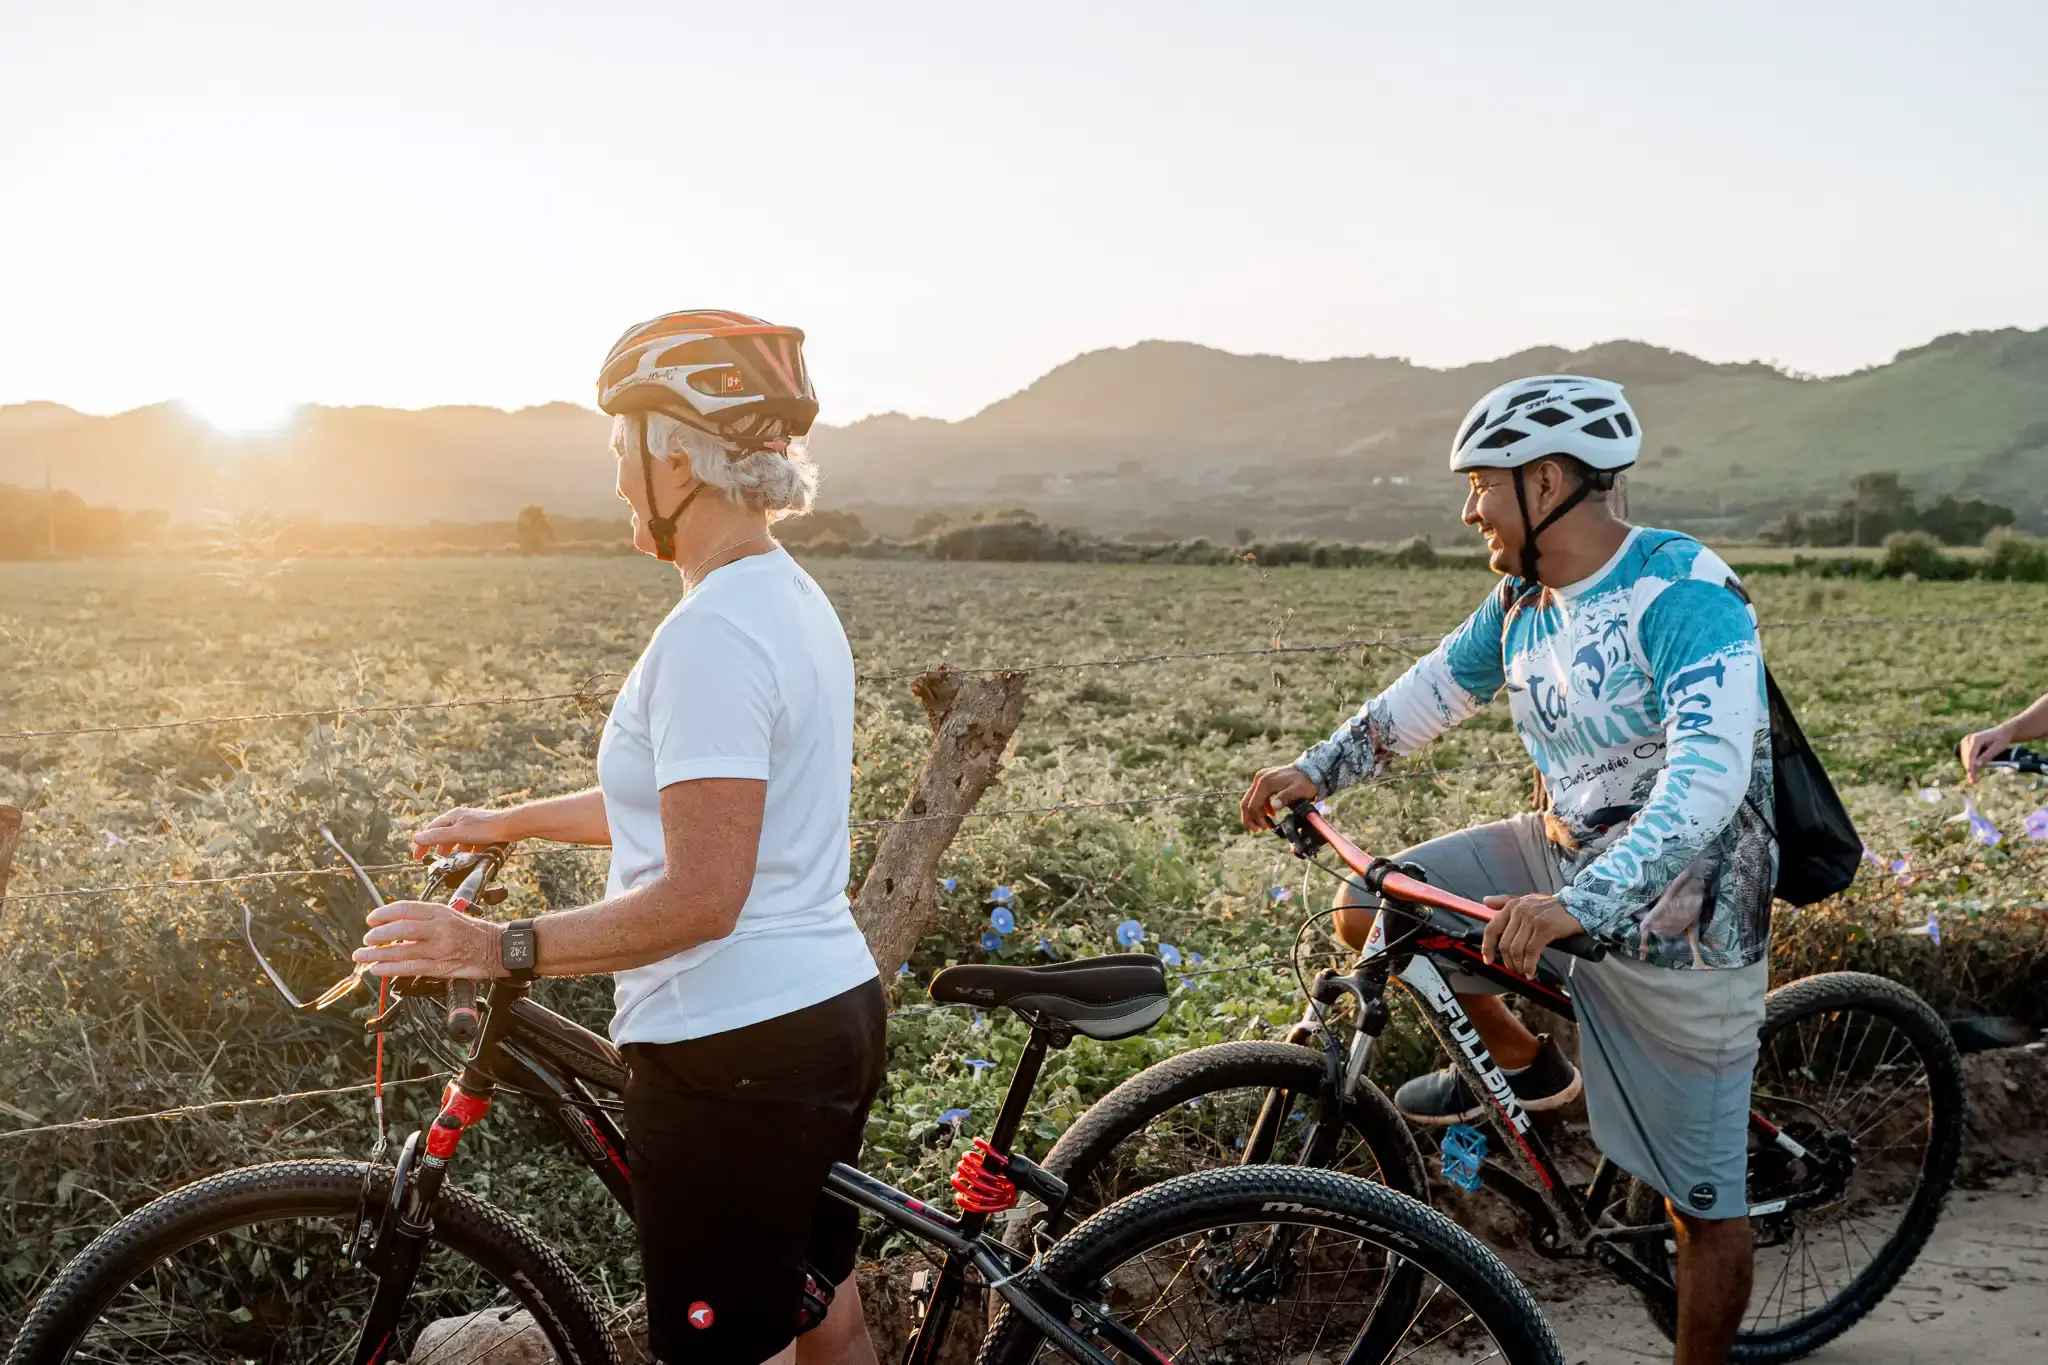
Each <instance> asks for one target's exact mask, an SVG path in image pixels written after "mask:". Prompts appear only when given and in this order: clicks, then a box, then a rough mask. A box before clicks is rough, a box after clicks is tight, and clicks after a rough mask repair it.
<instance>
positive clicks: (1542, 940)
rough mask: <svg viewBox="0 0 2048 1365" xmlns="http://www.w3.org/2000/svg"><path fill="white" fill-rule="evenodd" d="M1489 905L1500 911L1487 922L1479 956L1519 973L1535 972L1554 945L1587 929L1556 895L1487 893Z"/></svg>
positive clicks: (1490, 907) (1524, 974)
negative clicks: (1546, 949) (1488, 894)
mask: <svg viewBox="0 0 2048 1365" xmlns="http://www.w3.org/2000/svg"><path fill="white" fill-rule="evenodd" d="M1486 906H1487V908H1488V909H1489V910H1498V911H1499V912H1500V913H1499V914H1497V915H1495V916H1494V917H1493V918H1492V919H1490V920H1488V921H1487V922H1486V934H1485V936H1484V937H1483V938H1482V939H1481V940H1480V947H1479V952H1480V956H1482V957H1484V958H1485V959H1486V960H1487V961H1488V962H1498V963H1499V964H1500V965H1501V966H1503V967H1505V968H1507V969H1508V970H1509V971H1511V972H1513V973H1514V974H1515V975H1517V976H1530V975H1533V974H1534V973H1535V971H1536V964H1537V963H1538V962H1539V961H1541V960H1542V957H1543V950H1544V949H1545V948H1548V947H1549V946H1550V945H1551V944H1553V943H1555V942H1557V941H1558V940H1559V939H1561V938H1570V937H1571V936H1572V935H1573V934H1583V933H1585V932H1586V926H1585V925H1583V924H1581V923H1579V922H1578V920H1576V919H1574V918H1573V917H1572V912H1571V911H1569V910H1567V909H1565V908H1564V902H1563V901H1561V900H1559V899H1558V898H1557V897H1555V896H1488V897H1487V898H1486Z"/></svg>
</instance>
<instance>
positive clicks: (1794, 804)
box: [1764, 668, 1863, 905]
mask: <svg viewBox="0 0 2048 1365" xmlns="http://www.w3.org/2000/svg"><path fill="white" fill-rule="evenodd" d="M1764 693H1765V695H1766V696H1767V697H1768V698H1769V699H1770V708H1771V780H1772V783H1773V787H1774V790H1773V793H1772V801H1771V806H1772V814H1773V816H1774V818H1773V819H1772V820H1771V821H1770V825H1771V832H1772V833H1773V834H1775V835H1776V836H1777V839H1778V884H1777V886H1776V887H1775V888H1774V890H1775V891H1776V893H1777V896H1778V899H1779V900H1783V901H1789V902H1791V903H1792V904H1793V905H1812V904H1813V903H1814V902H1815V901H1821V900H1826V899H1827V898H1828V897H1829V896H1832V895H1834V894H1835V893H1836V892H1838V891H1842V890H1846V889H1847V888H1848V885H1849V883H1851V882H1853V881H1855V880H1856V866H1857V864H1858V863H1859V862H1861V861H1862V859H1863V840H1862V839H1861V838H1860V837H1859V836H1858V835H1857V833H1856V825H1855V822H1854V821H1852V820H1850V819H1849V812H1848V810H1847V809H1846V808H1845V807H1844V806H1843V805H1842V798H1841V797H1839V796H1837V795H1835V784H1834V783H1832V782H1830V781H1828V773H1827V769H1825V768H1823V767H1822V766H1821V763H1820V755H1818V754H1816V753H1814V751H1813V746H1812V745H1810V744H1808V743H1807V742H1806V734H1805V732H1804V731H1802V730H1801V729H1800V728H1799V720H1798V718H1797V717H1795V716H1794V715H1793V714H1792V708H1791V707H1790V706H1788V705H1786V703H1785V694H1784V693H1782V692H1780V691H1779V690H1778V680H1777V679H1776V678H1773V677H1772V676H1771V670H1770V669H1768V668H1766V669H1765V670H1764Z"/></svg>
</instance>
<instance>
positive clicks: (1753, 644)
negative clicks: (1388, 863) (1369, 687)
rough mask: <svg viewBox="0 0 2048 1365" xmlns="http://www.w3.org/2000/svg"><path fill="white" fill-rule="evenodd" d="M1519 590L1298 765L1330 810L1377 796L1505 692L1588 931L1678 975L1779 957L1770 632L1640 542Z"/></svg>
mask: <svg viewBox="0 0 2048 1365" xmlns="http://www.w3.org/2000/svg"><path fill="white" fill-rule="evenodd" d="M1523 588H1524V585H1523V583H1522V581H1521V580H1520V579H1512V578H1511V579H1508V580H1506V581H1505V582H1503V583H1502V584H1501V586H1500V588H1499V590H1497V591H1496V592H1494V593H1493V594H1491V595H1490V596H1489V597H1488V598H1487V600H1486V602H1485V604H1484V605H1482V606H1481V607H1480V608H1479V610H1478V611H1476V612H1474V613H1473V614H1472V616H1471V618H1470V619H1469V620H1467V621H1466V622H1465V623H1464V624H1463V625H1462V626H1460V627H1459V628H1458V629H1457V630H1456V631H1454V632H1452V634H1450V635H1449V636H1447V637H1446V638H1445V639H1444V641H1443V643H1442V644H1440V645H1439V646H1438V647H1437V648H1436V649H1435V650H1434V651H1433V652H1431V653H1430V654H1429V655H1428V656H1427V657H1426V658H1424V659H1422V660H1420V661H1419V662H1417V663H1416V664H1415V666H1414V667H1412V668H1410V669H1409V670H1408V671H1407V672H1406V673H1404V674H1403V675H1402V676H1401V677H1400V678H1399V679H1398V680H1397V681H1396V682H1395V683H1394V684H1393V686H1391V687H1389V688H1388V689H1387V690H1386V691H1385V692H1382V693H1381V694H1380V695H1379V696H1377V697H1374V698H1373V699H1372V700H1371V701H1369V702H1367V703H1366V704H1365V706H1364V707H1363V708H1362V709H1361V710H1360V711H1359V713H1358V714H1357V715H1356V716H1354V717H1353V718H1352V719H1350V720H1349V721H1347V722H1345V724H1344V725H1343V726H1341V727H1339V729H1338V730H1337V733H1336V734H1334V735H1332V736H1331V737H1330V738H1329V739H1328V740H1326V741H1325V742H1323V743H1321V744H1318V745H1316V746H1315V747H1314V748H1311V749H1310V750H1308V751H1307V752H1306V753H1304V754H1303V755H1302V756H1301V757H1300V758H1299V759H1297V760H1296V765H1297V766H1298V767H1300V768H1301V770H1302V771H1303V772H1305V773H1307V774H1308V775H1309V777H1310V778H1312V779H1314V781H1315V783H1316V786H1317V787H1318V788H1319V789H1320V791H1321V792H1322V794H1323V795H1325V796H1327V795H1329V794H1330V793H1331V792H1333V791H1337V790H1340V789H1342V788H1344V787H1348V786H1351V785H1353V784H1354V783H1358V782H1362V781H1364V780H1366V779H1367V778H1369V777H1372V776H1374V775H1375V774H1376V773H1378V772H1380V771H1381V770H1382V769H1384V768H1385V767H1386V765H1387V763H1388V761H1389V760H1390V759H1392V758H1394V757H1396V756H1398V755H1401V754H1407V753H1412V752H1413V751H1414V750H1416V749H1417V748H1420V747H1421V746H1422V745H1423V744H1425V743H1427V742H1428V741H1429V740H1431V739H1434V738H1435V737H1436V736H1438V735H1440V734H1442V733H1443V732H1444V731H1446V730H1449V729H1450V728H1451V727H1452V726H1454V725H1457V724H1459V723H1460V722H1461V721H1463V720H1465V719H1466V718H1467V717H1468V716H1470V715H1472V714H1473V713H1474V712H1476V711H1477V710H1478V709H1479V708H1480V707H1481V706H1483V705H1485V704H1486V703H1487V702H1488V701H1490V700H1492V699H1493V697H1494V696H1496V695H1497V694H1498V693H1499V692H1501V691H1502V690H1503V689H1505V690H1506V692H1507V694H1508V705H1509V709H1510V711H1511V712H1512V713H1513V716H1514V721H1515V729H1516V731H1517V732H1518V733H1519V734H1520V735H1521V737H1522V742H1523V743H1524V744H1525V745H1526V746H1527V747H1528V750H1529V755H1530V757H1531V758H1533V759H1534V760H1535V762H1536V767H1537V770H1538V771H1539V772H1541V773H1542V775H1543V782H1544V787H1545V791H1546V793H1547V800H1548V806H1547V811H1548V814H1547V820H1546V823H1547V824H1548V826H1549V829H1550V836H1551V839H1552V841H1553V842H1555V843H1556V844H1557V845H1558V846H1559V851H1560V856H1561V858H1562V860H1563V863H1564V869H1565V876H1566V880H1567V882H1568V885H1567V886H1566V888H1565V890H1564V892H1563V893H1562V896H1561V899H1562V900H1563V901H1564V903H1565V905H1566V906H1567V907H1568V908H1569V909H1570V910H1571V912H1572V914H1573V915H1574V916H1576V917H1577V918H1578V919H1579V921H1580V922H1581V923H1583V924H1584V925H1585V926H1586V928H1587V930H1588V931H1589V932H1591V933H1592V934H1593V935H1594V936H1595V937H1598V938H1600V939H1602V940H1604V941H1606V942H1607V943H1608V944H1610V945H1611V946H1614V947H1617V948H1619V949H1621V950H1623V951H1626V952H1628V953H1630V954H1631V955H1633V956H1636V957H1639V958H1641V959H1643V960H1646V961H1650V962H1655V963H1658V964H1659V965H1662V966H1667V967H1739V966H1746V965H1748V964H1749V963H1752V962H1755V961H1757V960H1759V959H1760V958H1762V957H1763V955H1764V952H1765V950H1766V948H1767V947H1768V944H1769V939H1770V914H1771V887H1772V884H1773V882H1774V880H1775V877H1776V862H1777V849H1776V845H1775V844H1774V843H1773V841H1772V838H1771V834H1770V829H1769V826H1768V824H1767V823H1766V819H1765V815H1764V812H1766V811H1768V810H1770V809H1771V759H1770V730H1769V721H1768V711H1767V708H1766V706H1765V703H1764V682H1763V655H1762V651H1761V649H1760V648H1759V645H1758V641H1757V633H1756V613H1755V612H1754V611H1753V610H1751V608H1750V605H1749V599H1748V595H1747V594H1746V593H1744V592H1743V591H1742V587H1741V584H1740V583H1739V582H1738V581H1737V579H1736V577H1735V575H1734V574H1733V573H1732V572H1731V571H1730V570H1729V568H1728V566H1727V565H1726V564H1724V563H1722V561H1721V560H1720V558H1719V557H1718V556H1716V555H1715V554H1714V553H1713V552H1712V551H1710V550H1708V549H1706V548H1705V547H1704V546H1702V545H1701V544H1700V543H1699V542H1698V541H1696V540H1693V539H1692V538H1691V537H1689V536H1682V535H1678V534H1676V533H1674V532H1670V531H1648V530H1636V531H1633V532H1631V533H1630V535H1629V538H1628V540H1627V541H1626V542H1624V544H1623V545H1622V548H1621V550H1620V551H1619V552H1618V553H1617V554H1616V555H1615V557H1614V559H1613V560H1612V561H1610V562H1609V563H1608V564H1607V566H1606V567H1605V568H1603V569H1602V570H1600V572H1598V573H1597V574H1595V575H1594V576H1593V577H1592V578H1590V579H1588V580H1586V581H1585V582H1583V583H1579V584H1574V585H1573V586H1571V587H1569V588H1566V589H1564V590H1562V591H1545V592H1541V593H1535V592H1530V593H1525V592H1524V591H1523Z"/></svg>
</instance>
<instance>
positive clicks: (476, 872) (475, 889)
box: [436, 844, 507, 1046]
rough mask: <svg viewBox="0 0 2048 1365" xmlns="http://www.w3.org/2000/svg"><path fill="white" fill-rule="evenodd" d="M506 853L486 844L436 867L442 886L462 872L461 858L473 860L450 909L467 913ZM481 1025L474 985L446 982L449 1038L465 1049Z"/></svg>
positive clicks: (465, 981) (458, 979)
mask: <svg viewBox="0 0 2048 1365" xmlns="http://www.w3.org/2000/svg"><path fill="white" fill-rule="evenodd" d="M506 851H507V846H506V845H504V844H487V845H485V846H484V847H483V848H481V849H479V850H478V851H477V852H475V853H471V854H459V855H457V857H456V858H454V859H449V860H448V862H449V864H450V866H448V867H446V868H445V869H444V868H442V867H441V866H440V865H439V864H437V865H436V872H437V874H438V876H439V877H440V879H441V884H442V885H443V886H445V885H447V878H448V877H450V876H452V875H454V874H455V873H456V872H459V871H462V870H463V863H462V861H461V860H462V859H464V858H467V859H471V860H473V861H471V862H470V863H469V864H468V875H466V876H464V877H463V879H462V882H461V884H460V885H459V886H457V887H456V888H455V894H454V895H453V896H451V897H449V899H448V908H449V909H450V910H453V911H454V912H455V913H456V914H458V915H466V914H468V913H469V908H470V907H471V906H472V905H474V904H476V902H477V899H478V897H479V896H481V895H482V894H483V891H484V888H485V887H486V886H488V885H489V884H490V881H491V879H492V878H493V877H495V876H497V875H498V869H499V868H501V867H503V866H504V865H505V854H506ZM480 1023H481V1020H480V1019H479V1017H478V1015H477V1009H476V982H474V981H471V980H469V979H468V978H466V977H456V978H453V979H451V980H450V981H449V982H448V1036H449V1037H450V1038H452V1039H454V1040H455V1041H456V1042H458V1043H461V1044H464V1045H465V1046H466V1045H468V1044H469V1043H472V1042H474V1041H476V1035H477V1030H478V1028H479V1026H480Z"/></svg>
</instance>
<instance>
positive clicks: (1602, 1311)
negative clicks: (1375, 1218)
mask: <svg viewBox="0 0 2048 1365" xmlns="http://www.w3.org/2000/svg"><path fill="white" fill-rule="evenodd" d="M1546 1278H1547V1277H1546ZM1532 1287H1534V1286H1533V1285H1532ZM1561 1291H1562V1292H1561ZM2044 1291H2048V1181H2044V1180H2043V1179H2042V1178H2041V1177H2038V1176H2011V1177H2007V1178H2005V1179H2003V1180H1999V1181H1996V1182H1994V1183H1993V1184H1992V1185H1991V1186H1990V1187H1989V1188H1986V1189H1980V1190H1962V1191H1958V1192H1957V1193H1956V1194H1954V1195H1952V1196H1951V1197H1950V1199H1949V1203H1948V1208H1947V1210H1946V1211H1945V1212H1944V1214H1943V1215H1942V1220H1941V1223H1940V1226H1938V1227H1937V1228H1936V1229H1935V1232H1934V1237H1933V1240H1931V1241H1930V1242H1929V1243H1928V1244H1927V1248H1926V1250H1924V1251H1922V1252H1921V1253H1920V1259H1919V1260H1918V1261H1916V1262H1914V1264H1913V1268H1912V1269H1911V1270H1910V1271H1908V1272H1907V1273H1906V1278H1905V1279H1904V1280H1902V1281H1901V1282H1900V1283H1899V1286H1898V1287H1897V1288H1896V1289H1894V1290H1892V1292H1891V1293H1890V1294H1888V1295H1886V1296H1885V1299H1884V1302H1882V1303H1880V1304H1879V1305H1878V1306H1877V1308H1876V1309H1875V1310H1874V1311H1873V1312H1872V1313H1871V1314H1870V1316H1869V1317H1867V1318H1865V1319H1864V1320H1863V1321H1862V1322H1861V1323H1859V1324H1857V1325H1856V1326H1855V1327H1853V1328H1851V1329H1850V1331H1849V1332H1848V1333H1847V1335H1845V1336H1842V1337H1840V1338H1838V1339H1837V1340H1835V1341H1834V1342H1833V1343H1832V1344H1831V1345H1829V1346H1827V1347H1826V1348H1825V1349H1823V1350H1821V1351H1818V1352H1816V1353H1815V1354H1813V1355H1811V1356H1808V1357H1807V1359H1808V1360H1810V1361H1813V1362H1815V1365H1847V1362H1851V1361H1853V1362H1855V1365H1936V1362H1942V1363H1943V1365H1947V1363H1948V1362H1956V1361H1962V1362H1967V1363H1968V1365H2039V1362H2040V1361H2042V1360H2044V1359H2048V1336H2044V1335H2043V1334H2044V1333H2048V1292H2044ZM1538 1293H1539V1296H1540V1297H1541V1298H1542V1300H1543V1310H1544V1312H1546V1313H1548V1314H1549V1315H1550V1321H1551V1325H1552V1326H1553V1327H1555V1328H1556V1329H1557V1336H1558V1340H1559V1341H1560V1342H1562V1343H1563V1345H1564V1348H1565V1359H1567V1360H1569V1361H1572V1362H1573V1365H1580V1362H1584V1365H1607V1362H1609V1361H1614V1362H1623V1363H1624V1365H1626V1362H1634V1361H1660V1360H1669V1359H1671V1347H1670V1344H1669V1343H1668V1342H1666V1341H1665V1340H1664V1338H1663V1337H1662V1336H1660V1335H1659V1334H1658V1332H1657V1329H1656V1328H1655V1327H1653V1326H1651V1325H1650V1319H1649V1317H1648V1315H1646V1314H1645V1313H1644V1312H1643V1309H1642V1307H1641V1305H1640V1303H1639V1302H1638V1301H1637V1300H1636V1298H1635V1297H1634V1296H1633V1295H1631V1294H1630V1293H1628V1291H1626V1290H1624V1289H1622V1288H1621V1287H1620V1286H1619V1285H1618V1284H1616V1283H1615V1282H1613V1281H1611V1280H1609V1279H1607V1278H1606V1277H1604V1276H1601V1275H1597V1274H1590V1273H1589V1274H1586V1275H1584V1276H1579V1277H1574V1278H1573V1279H1572V1280H1571V1281H1569V1282H1567V1283H1566V1284H1557V1283H1555V1282H1553V1283H1552V1284H1550V1285H1545V1286H1544V1287H1543V1289H1540V1290H1538ZM1567 1295H1568V1297H1567Z"/></svg>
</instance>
